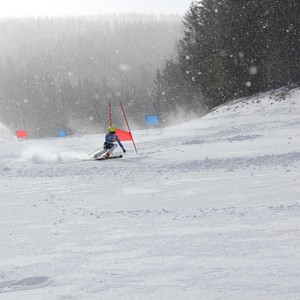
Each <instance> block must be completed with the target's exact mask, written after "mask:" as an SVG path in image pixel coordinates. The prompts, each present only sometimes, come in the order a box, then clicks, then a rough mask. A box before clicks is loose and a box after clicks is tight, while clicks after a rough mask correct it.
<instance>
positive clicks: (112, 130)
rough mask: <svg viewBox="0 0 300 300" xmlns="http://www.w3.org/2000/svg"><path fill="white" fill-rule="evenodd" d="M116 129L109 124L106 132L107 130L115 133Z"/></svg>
mask: <svg viewBox="0 0 300 300" xmlns="http://www.w3.org/2000/svg"><path fill="white" fill-rule="evenodd" d="M116 131H117V128H116V127H113V126H109V127H108V132H109V133H116Z"/></svg>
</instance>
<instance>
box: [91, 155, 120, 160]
mask: <svg viewBox="0 0 300 300" xmlns="http://www.w3.org/2000/svg"><path fill="white" fill-rule="evenodd" d="M122 157H123V155H116V156H109V157H107V158H105V157H99V158H95V160H108V159H113V158H122Z"/></svg>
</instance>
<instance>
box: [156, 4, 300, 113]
mask: <svg viewBox="0 0 300 300" xmlns="http://www.w3.org/2000/svg"><path fill="white" fill-rule="evenodd" d="M299 16H300V2H299V1H298V0H285V1H282V0H239V1H233V0H202V1H195V2H193V3H192V4H191V6H190V8H189V10H188V12H187V13H186V14H185V16H184V21H183V22H184V26H185V31H184V37H183V38H182V39H180V41H179V42H178V44H177V51H176V55H174V56H173V57H170V58H169V59H168V60H167V61H166V63H165V65H164V67H163V68H161V69H160V70H158V72H157V74H156V80H155V83H156V98H157V99H159V103H160V110H161V111H163V112H164V111H168V110H169V109H171V108H172V107H184V108H185V109H187V110H190V111H201V110H205V111H209V110H210V109H212V108H214V107H216V106H218V105H220V104H223V103H225V102H226V101H228V100H232V99H235V98H239V97H243V96H250V95H253V94H255V93H258V92H264V91H267V90H270V89H274V88H277V87H282V86H285V85H289V84H299V83H300V51H299V49H300V17H299Z"/></svg>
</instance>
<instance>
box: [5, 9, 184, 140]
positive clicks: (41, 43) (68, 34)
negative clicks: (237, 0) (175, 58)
mask: <svg viewBox="0 0 300 300" xmlns="http://www.w3.org/2000/svg"><path fill="white" fill-rule="evenodd" d="M182 34H183V26H182V17H181V16H177V15H174V16H172V15H161V16H159V17H157V16H155V15H139V14H124V15H110V16H97V17H96V16H95V17H68V18H35V19H34V18H24V19H6V20H2V21H0V120H1V121H2V122H3V123H5V124H7V125H8V126H10V127H11V128H12V129H14V127H24V124H25V126H26V127H27V129H28V132H29V135H30V136H31V137H44V136H54V135H56V133H57V131H58V130H60V129H63V130H67V131H69V132H70V133H78V132H83V133H92V132H99V130H101V129H102V128H103V127H105V126H107V124H108V113H107V107H108V102H109V101H112V102H113V106H114V107H116V108H115V110H114V113H115V114H116V116H115V118H114V120H115V121H116V123H118V122H119V121H118V120H119V119H120V118H119V115H121V111H120V109H118V103H119V101H122V102H123V105H124V107H125V110H126V112H127V114H128V117H129V118H131V120H132V122H133V123H138V124H144V123H145V102H147V101H149V99H150V98H151V97H152V98H153V93H152V91H153V81H154V77H155V72H156V70H157V69H159V68H161V67H162V66H163V63H164V61H165V60H166V59H167V58H168V56H169V55H170V53H171V52H172V51H173V49H174V44H175V43H176V41H177V40H178V39H179V38H180V37H182ZM120 122H121V121H120ZM116 125H119V124H116ZM121 125H122V124H121ZM19 129H20V128H19Z"/></svg>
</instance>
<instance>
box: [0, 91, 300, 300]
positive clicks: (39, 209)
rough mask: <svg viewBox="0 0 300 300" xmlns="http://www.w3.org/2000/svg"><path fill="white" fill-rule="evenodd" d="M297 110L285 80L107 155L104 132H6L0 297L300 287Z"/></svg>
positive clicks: (1, 157)
mask: <svg viewBox="0 0 300 300" xmlns="http://www.w3.org/2000/svg"><path fill="white" fill-rule="evenodd" d="M299 117H300V90H299V89H295V90H291V91H289V92H285V90H277V91H273V92H270V93H266V94H261V95H257V96H255V97H252V98H244V99H239V100H236V101H233V102H231V103H228V104H226V105H223V106H221V107H219V108H217V109H216V110H214V111H213V112H211V113H210V114H208V115H206V116H205V117H202V118H199V119H196V120H192V121H190V122H186V123H184V124H178V125H176V126H173V127H169V128H163V130H162V134H161V132H160V130H159V129H151V130H149V131H148V134H147V131H143V130H140V131H139V130H134V131H133V136H134V138H135V142H136V145H137V150H138V154H137V153H136V152H135V150H134V147H133V145H132V143H131V142H125V143H124V145H125V148H126V149H127V153H126V154H125V155H124V157H123V158H122V159H115V160H107V161H94V160H92V159H90V156H91V155H90V156H89V155H88V154H89V153H91V152H92V151H94V150H97V149H98V148H100V147H101V146H102V144H103V141H104V133H99V134H98V135H88V136H70V137H66V138H48V139H36V140H31V139H29V140H22V141H14V140H8V139H7V138H6V139H4V138H3V139H2V142H1V143H0V162H1V164H0V193H1V196H0V198H1V201H0V222H1V226H0V233H1V247H0V300H2V299H5V300H11V299H22V300H37V299H38V300H48V299H49V300H50V299H51V300H58V299H61V300H67V299H70V300H71V299H72V300H82V299H89V300H99V299H299V297H300V284H299V278H300V118H299ZM115 153H116V154H117V153H121V151H120V148H118V149H117V151H116V152H115Z"/></svg>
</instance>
